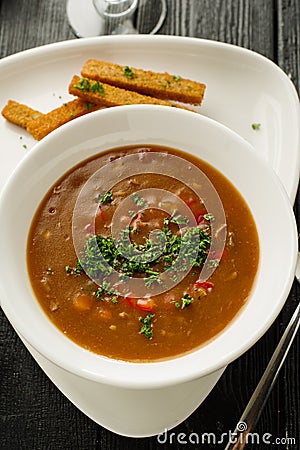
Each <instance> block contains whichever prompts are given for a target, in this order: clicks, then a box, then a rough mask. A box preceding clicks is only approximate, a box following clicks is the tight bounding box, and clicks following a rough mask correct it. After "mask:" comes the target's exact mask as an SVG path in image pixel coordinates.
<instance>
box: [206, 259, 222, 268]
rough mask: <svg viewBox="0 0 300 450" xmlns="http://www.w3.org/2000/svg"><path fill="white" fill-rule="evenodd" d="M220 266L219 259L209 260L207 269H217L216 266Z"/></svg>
mask: <svg viewBox="0 0 300 450" xmlns="http://www.w3.org/2000/svg"><path fill="white" fill-rule="evenodd" d="M219 264H220V260H219V259H211V260H210V261H209V266H208V267H209V268H210V269H213V268H214V267H218V265H219Z"/></svg>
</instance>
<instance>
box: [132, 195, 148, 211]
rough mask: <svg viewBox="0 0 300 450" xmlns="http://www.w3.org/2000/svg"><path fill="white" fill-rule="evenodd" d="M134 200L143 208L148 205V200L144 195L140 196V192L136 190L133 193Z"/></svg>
mask: <svg viewBox="0 0 300 450" xmlns="http://www.w3.org/2000/svg"><path fill="white" fill-rule="evenodd" d="M132 197H133V200H134V203H135V204H136V205H137V206H141V207H142V208H144V207H146V206H148V202H147V201H146V200H144V199H143V198H142V197H140V196H139V194H137V193H136V192H135V193H134V194H133V196H132Z"/></svg>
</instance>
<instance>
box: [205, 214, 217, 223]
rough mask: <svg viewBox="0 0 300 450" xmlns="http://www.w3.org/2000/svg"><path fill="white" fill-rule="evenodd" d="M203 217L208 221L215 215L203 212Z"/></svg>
mask: <svg viewBox="0 0 300 450" xmlns="http://www.w3.org/2000/svg"><path fill="white" fill-rule="evenodd" d="M203 217H204V219H205V220H207V221H209V222H212V221H213V220H214V219H215V216H214V215H213V214H211V213H207V214H204V216H203Z"/></svg>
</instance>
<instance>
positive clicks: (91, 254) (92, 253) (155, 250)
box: [66, 226, 213, 287]
mask: <svg viewBox="0 0 300 450" xmlns="http://www.w3.org/2000/svg"><path fill="white" fill-rule="evenodd" d="M123 231H124V232H123V236H121V238H120V240H118V241H117V242H115V241H114V239H113V238H112V237H104V236H101V235H98V236H95V235H93V236H91V237H90V238H89V239H88V240H87V242H86V245H85V248H84V251H83V253H82V255H81V259H80V263H78V264H79V269H78V268H76V269H72V268H70V267H69V266H67V267H66V271H67V273H73V274H74V273H75V274H78V273H81V271H82V267H83V268H84V270H85V271H86V273H87V274H88V275H89V276H90V277H91V278H92V279H101V278H102V277H103V275H105V276H107V275H110V274H111V273H112V272H113V270H115V271H118V272H119V274H121V276H122V277H124V278H125V279H126V277H134V276H136V275H139V274H142V275H143V276H144V278H146V280H145V283H146V284H147V286H149V287H151V286H152V284H153V283H155V282H157V283H161V282H162V280H161V279H160V274H161V273H162V272H164V271H165V270H167V269H171V270H170V276H171V277H172V276H173V275H174V276H176V274H177V273H178V271H186V270H187V268H188V267H189V266H190V265H192V266H193V267H200V266H201V265H202V264H203V263H204V262H205V260H206V257H207V253H208V249H209V246H210V243H211V238H210V235H209V233H208V232H207V231H205V230H202V229H200V228H187V229H186V232H185V233H184V235H183V236H180V235H178V234H177V233H176V232H175V233H174V234H173V233H172V231H171V230H170V229H169V227H168V226H165V227H164V228H163V229H162V233H161V234H160V235H158V238H157V241H153V240H152V241H150V239H148V238H145V243H144V244H137V243H136V242H134V241H133V242H132V241H130V239H128V238H129V235H130V233H131V228H130V227H127V229H125V230H123ZM128 242H129V243H128ZM195 242H197V244H198V245H195ZM182 245H184V250H185V251H182V252H180V250H181V246H182ZM137 252H141V253H143V256H144V255H145V254H146V256H147V257H143V259H142V261H141V259H140V256H139V255H138V256H137V257H135V255H136V254H137ZM99 255H101V257H99ZM123 255H128V256H127V257H124V256H123ZM211 263H213V261H211ZM158 267H159V269H158Z"/></svg>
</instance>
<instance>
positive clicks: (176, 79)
mask: <svg viewBox="0 0 300 450" xmlns="http://www.w3.org/2000/svg"><path fill="white" fill-rule="evenodd" d="M173 78H174V80H175V81H179V80H180V78H181V77H180V76H179V75H173Z"/></svg>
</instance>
